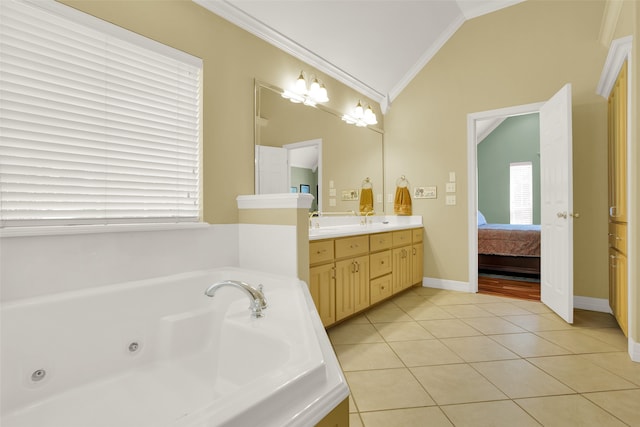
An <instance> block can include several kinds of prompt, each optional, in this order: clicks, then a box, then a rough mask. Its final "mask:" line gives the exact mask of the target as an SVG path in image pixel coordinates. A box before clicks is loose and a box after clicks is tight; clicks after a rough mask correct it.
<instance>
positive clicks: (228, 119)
mask: <svg viewBox="0 0 640 427" xmlns="http://www.w3.org/2000/svg"><path fill="white" fill-rule="evenodd" d="M60 1H61V2H62V3H65V4H68V5H71V6H73V7H76V8H78V9H80V10H83V11H85V12H87V13H91V14H93V15H96V16H98V17H100V18H102V19H105V20H107V21H110V22H113V23H115V24H117V25H119V26H122V27H124V28H128V29H131V30H133V31H136V32H138V33H141V34H143V35H145V36H147V37H150V38H153V39H155V40H158V41H160V42H162V43H164V44H167V45H170V46H173V47H176V48H178V49H181V50H184V51H186V52H188V53H191V54H193V55H195V56H198V57H201V58H203V59H204V64H205V65H204V67H205V71H204V120H203V121H204V183H203V186H204V219H205V220H206V221H208V222H212V223H235V222H237V221H238V213H237V209H236V203H235V198H236V196H237V195H238V194H250V193H252V192H253V182H254V173H253V156H254V154H253V153H254V151H253V81H254V78H255V79H258V80H261V81H265V82H269V83H272V84H275V85H278V86H281V87H284V86H285V85H286V84H287V83H288V82H289V81H290V80H291V79H293V78H295V77H296V76H297V73H298V72H299V70H300V69H305V70H307V71H309V72H317V71H315V70H313V69H312V68H311V67H309V66H307V65H305V64H303V63H301V62H300V61H298V60H296V59H294V58H292V57H290V56H289V55H287V54H285V53H283V52H281V51H279V50H278V49H276V48H274V47H272V46H271V45H269V44H267V43H265V42H263V41H261V40H259V39H257V38H256V37H254V36H252V35H250V34H248V33H247V32H245V31H243V30H240V29H239V28H237V27H235V26H234V25H232V24H229V23H228V22H226V21H224V20H223V19H221V18H219V17H217V16H216V15H214V14H211V13H209V12H207V11H205V10H204V9H202V8H200V7H199V6H197V5H195V4H194V3H192V2H191V1H190V0H171V1H153V0H138V1H120V0H60ZM603 9H604V2H603V1H602V0H595V1H591V0H576V1H544V0H528V1H526V2H524V3H521V4H518V5H516V6H513V7H510V8H508V9H504V10H502V11H499V12H496V13H493V14H490V15H486V16H482V17H479V18H475V19H473V20H471V21H468V22H466V23H465V24H464V25H463V26H462V27H461V28H460V29H459V30H458V32H457V33H456V34H455V35H454V36H453V37H452V38H451V40H450V41H449V42H447V43H446V45H445V46H444V47H443V49H442V50H441V51H440V52H439V53H438V54H437V55H436V56H435V57H434V58H433V60H432V61H431V62H430V63H429V64H428V65H427V66H426V67H425V68H424V69H423V70H422V71H421V72H420V73H419V74H418V75H417V76H416V78H415V79H414V80H413V81H412V82H411V83H410V85H409V86H408V87H407V88H406V89H405V90H404V91H403V92H402V93H401V94H400V96H398V98H397V99H395V100H394V102H393V105H392V108H391V111H390V112H389V114H388V115H387V116H386V117H385V118H384V120H385V121H384V129H385V132H386V134H385V180H386V189H385V193H393V192H394V185H395V180H396V178H397V177H399V176H400V175H406V176H407V178H408V179H409V180H410V182H411V185H414V186H415V185H425V186H426V185H437V186H438V192H439V197H438V199H436V200H431V199H426V200H416V201H414V213H415V214H418V215H423V217H424V222H425V224H426V237H425V263H426V264H425V275H426V276H428V277H435V278H443V279H449V280H459V281H466V280H468V268H467V263H468V262H467V260H468V254H467V251H468V250H467V249H468V248H467V235H468V230H467V211H468V207H467V188H466V187H467V186H466V182H467V165H466V154H467V153H466V117H467V114H469V113H473V112H479V111H486V110H491V109H496V108H503V107H509V106H515V105H521V104H528V103H532V102H540V101H544V100H545V99H548V98H549V97H551V96H552V95H553V94H554V93H555V92H556V91H557V90H558V89H560V87H561V86H562V85H564V84H565V83H567V82H571V83H572V85H573V102H574V114H573V124H574V206H575V210H576V211H578V212H580V213H581V215H582V218H581V219H580V220H579V221H576V225H575V245H574V246H575V265H576V272H575V277H576V284H575V293H576V295H583V296H591V297H596V298H606V297H607V290H606V289H607V284H606V278H607V272H606V271H607V261H606V256H602V254H606V228H603V227H606V222H605V223H604V224H603V223H602V215H604V214H603V213H602V212H606V203H607V202H606V195H605V193H604V192H601V191H593V189H601V188H602V186H603V185H604V184H603V180H604V177H605V176H606V162H605V158H604V155H603V154H602V153H603V144H605V135H606V133H605V131H604V129H605V126H606V125H605V123H606V122H605V119H606V117H605V116H604V113H603V111H604V109H605V106H604V100H603V99H602V98H599V97H597V96H596V95H595V87H596V84H597V82H598V78H599V75H600V72H601V70H602V66H603V64H604V59H605V57H606V53H607V50H606V48H604V47H603V46H601V45H598V42H597V40H598V33H599V29H600V20H601V18H602V12H603ZM639 22H640V7H639V6H638V2H637V1H636V0H625V2H624V5H623V10H622V13H621V17H620V19H619V25H618V27H617V28H616V31H615V35H614V37H616V38H617V37H621V36H624V35H628V34H630V33H631V32H633V34H634V37H635V40H638V39H639V34H638V25H639ZM633 54H634V65H633V70H634V72H633V75H632V82H633V83H632V84H633V87H634V88H635V96H633V97H632V108H633V111H634V117H637V114H638V113H637V112H638V105H637V104H638V84H637V83H638V81H639V79H638V75H639V73H640V67H639V66H638V60H637V58H638V57H640V55H639V51H638V47H637V43H636V44H635V47H634V52H633ZM318 74H319V75H320V77H321V78H322V79H323V80H324V82H325V83H326V86H327V88H328V90H329V92H330V97H331V102H330V103H329V106H330V107H331V108H333V109H335V110H338V111H348V110H349V109H350V108H351V107H352V106H353V104H354V102H355V100H357V99H358V98H361V96H360V95H359V94H357V93H356V92H355V91H353V90H351V89H348V88H346V87H345V86H344V85H342V84H340V83H338V82H336V81H335V80H333V79H331V78H329V77H327V76H324V75H322V73H318ZM372 105H373V106H374V109H376V113H377V114H378V117H379V118H380V120H382V117H381V115H380V114H379V111H378V106H377V105H376V104H372ZM380 127H383V124H382V123H381V124H380ZM632 139H633V140H634V141H635V143H636V145H637V143H638V142H639V141H638V133H637V128H636V125H635V124H634V126H633V134H632ZM633 162H634V164H635V165H636V166H640V150H636V152H635V158H634V159H633ZM636 169H637V168H636ZM449 171H455V172H456V173H457V183H458V184H457V189H458V192H457V198H458V204H457V205H456V206H445V205H444V197H442V196H443V194H444V191H443V190H444V183H445V182H446V181H447V180H448V172H449ZM634 196H636V197H635V198H636V200H637V199H638V197H640V189H637V191H636V194H635V195H634ZM635 219H636V224H638V223H640V213H639V212H638V210H636V217H635ZM631 245H632V246H633V247H635V248H636V252H635V253H636V254H638V251H637V248H638V237H637V236H635V237H634V238H632V242H631ZM637 261H638V260H637V259H635V260H630V263H634V264H636V265H637V264H638V262H637ZM632 286H633V287H634V291H635V313H637V312H638V309H639V308H640V292H637V290H636V289H635V288H636V287H637V283H636V282H633V283H632ZM635 316H636V317H635V324H636V325H637V327H636V332H635V340H636V341H640V331H639V329H640V320H639V319H638V317H637V315H635Z"/></svg>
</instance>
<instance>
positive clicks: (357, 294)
mask: <svg viewBox="0 0 640 427" xmlns="http://www.w3.org/2000/svg"><path fill="white" fill-rule="evenodd" d="M353 262H354V264H355V271H354V273H353V280H352V284H353V292H354V295H353V304H354V306H353V308H354V312H355V313H357V312H359V311H361V310H364V309H365V308H367V307H369V305H370V304H369V286H370V284H369V255H364V256H361V257H358V258H355V259H354V260H353Z"/></svg>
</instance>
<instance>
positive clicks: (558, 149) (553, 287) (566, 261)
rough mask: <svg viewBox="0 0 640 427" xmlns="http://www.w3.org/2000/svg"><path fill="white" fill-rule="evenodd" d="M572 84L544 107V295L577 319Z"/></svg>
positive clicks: (566, 316) (563, 313)
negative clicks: (574, 254) (574, 313)
mask: <svg viewBox="0 0 640 427" xmlns="http://www.w3.org/2000/svg"><path fill="white" fill-rule="evenodd" d="M571 144H572V131H571V84H567V85H565V86H564V87H563V88H562V89H560V91H559V92H558V93H556V94H555V95H554V96H553V97H552V98H551V99H549V101H547V102H546V103H545V104H544V105H543V106H542V108H540V186H541V189H540V190H541V191H540V193H541V198H542V203H541V212H540V214H541V223H542V235H541V259H540V264H541V265H540V299H541V300H542V302H543V303H544V304H546V305H547V306H548V307H549V308H551V309H552V310H553V311H555V312H556V313H557V314H558V315H559V316H560V317H562V318H563V319H564V320H566V321H567V322H569V323H573V179H572V154H571V153H572V147H571Z"/></svg>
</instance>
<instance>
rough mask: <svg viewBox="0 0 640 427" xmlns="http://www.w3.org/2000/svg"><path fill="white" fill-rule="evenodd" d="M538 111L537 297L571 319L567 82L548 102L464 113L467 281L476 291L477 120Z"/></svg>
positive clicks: (571, 237) (571, 321)
mask: <svg viewBox="0 0 640 427" xmlns="http://www.w3.org/2000/svg"><path fill="white" fill-rule="evenodd" d="M536 112H538V113H539V114H540V165H541V253H540V265H541V301H542V302H543V303H544V304H545V305H547V306H548V307H549V308H551V309H552V310H553V311H554V312H556V313H557V314H558V315H559V316H560V317H562V318H563V319H564V320H565V321H566V322H568V323H573V246H572V242H573V183H572V167H571V140H572V131H571V85H570V84H567V85H565V86H564V87H563V88H562V89H560V91H558V92H557V93H556V94H555V95H554V96H553V97H551V98H550V99H549V100H548V101H546V102H543V103H536V104H528V105H522V106H516V107H509V108H503V109H499V110H491V111H485V112H479V113H472V114H469V115H468V116H467V142H468V146H467V161H468V188H469V203H468V206H469V213H468V218H469V221H468V231H469V285H470V290H471V291H473V292H478V232H477V230H478V215H477V212H478V195H477V188H478V187H477V180H478V176H477V144H476V142H477V129H478V123H479V122H480V121H482V120H492V119H499V118H502V117H509V116H517V115H522V114H530V113H536Z"/></svg>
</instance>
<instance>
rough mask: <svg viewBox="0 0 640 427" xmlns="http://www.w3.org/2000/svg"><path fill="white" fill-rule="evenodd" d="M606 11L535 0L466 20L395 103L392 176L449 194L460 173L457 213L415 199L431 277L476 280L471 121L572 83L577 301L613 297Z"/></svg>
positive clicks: (390, 125)
mask: <svg viewBox="0 0 640 427" xmlns="http://www.w3.org/2000/svg"><path fill="white" fill-rule="evenodd" d="M603 10H604V3H603V2H602V1H572V2H567V1H562V2H549V1H537V0H529V1H526V2H524V3H521V4H518V5H516V6H513V7H510V8H507V9H504V10H501V11H499V12H496V13H493V14H490V15H485V16H482V17H479V18H475V19H473V20H470V21H467V22H466V23H465V24H464V25H463V26H462V27H461V28H460V29H459V30H458V31H457V33H456V34H455V35H454V36H453V37H452V38H451V39H450V40H449V41H448V42H447V43H446V44H445V46H444V47H443V48H442V49H441V51H440V52H438V54H437V55H436V56H435V57H434V58H433V59H432V60H431V62H430V63H429V64H428V65H427V66H426V67H425V68H424V69H423V70H422V71H421V72H420V73H419V74H418V75H417V76H416V78H415V79H414V80H413V81H412V83H411V84H410V85H409V86H408V87H407V88H406V89H405V90H404V91H403V92H402V94H401V95H400V96H399V97H398V98H397V99H396V100H394V102H393V106H392V109H391V111H390V113H389V114H388V115H387V117H386V119H385V132H386V134H385V150H386V152H387V156H386V158H385V162H386V167H387V173H388V174H389V176H390V177H393V176H397V175H399V174H405V175H407V177H408V178H409V179H410V181H411V182H412V184H413V185H438V187H439V188H440V189H442V188H443V186H444V183H445V182H446V181H447V180H448V171H455V172H456V174H457V183H458V184H457V189H458V191H457V205H456V206H445V204H444V197H438V199H437V200H424V201H423V200H418V201H414V213H416V214H419V215H423V216H424V222H425V224H426V242H425V244H426V245H425V275H426V276H427V277H435V278H442V279H450V280H459V281H467V280H468V279H469V278H468V247H467V246H468V229H467V215H468V203H467V197H468V194H467V191H468V189H467V123H466V120H467V114H469V113H474V112H481V111H487V110H493V109H498V108H504V107H511V106H517V105H523V104H529V103H535V102H541V101H544V100H546V99H549V98H550V97H551V96H552V95H553V94H554V93H555V92H556V91H558V90H559V89H560V88H561V87H562V86H563V85H564V84H565V83H571V84H572V91H573V104H574V108H573V130H574V141H573V150H574V208H575V211H576V212H579V213H580V214H581V218H580V219H579V220H577V221H575V229H574V235H575V244H574V249H575V254H574V256H575V265H576V269H575V278H576V281H575V294H576V295H583V296H591V297H596V298H607V297H608V288H607V278H608V275H607V240H606V236H607V230H606V225H607V217H606V209H607V197H606V176H607V175H606V173H607V172H606V167H607V165H606V102H605V100H604V99H603V98H601V97H598V96H597V95H596V93H595V90H596V86H597V83H598V80H599V77H600V72H601V70H602V66H603V64H604V60H605V58H606V55H607V50H606V49H605V48H604V47H603V46H602V45H600V44H598V41H597V39H598V34H599V30H600V22H601V18H602V13H603ZM412 153H419V155H413V154H412ZM390 181H391V179H389V180H388V181H387V182H390ZM596 190H600V191H596ZM440 194H442V191H440Z"/></svg>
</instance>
